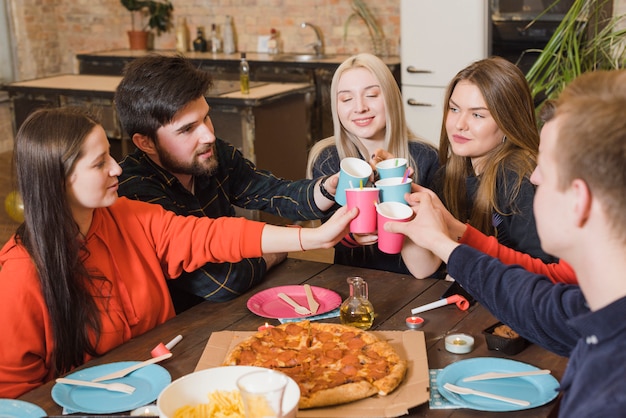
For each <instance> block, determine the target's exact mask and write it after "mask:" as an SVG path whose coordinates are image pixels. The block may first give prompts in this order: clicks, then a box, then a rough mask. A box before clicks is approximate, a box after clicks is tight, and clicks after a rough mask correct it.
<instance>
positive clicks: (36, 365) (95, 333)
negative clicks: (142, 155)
mask: <svg viewBox="0 0 626 418" xmlns="http://www.w3.org/2000/svg"><path fill="white" fill-rule="evenodd" d="M109 148H110V147H109V141H108V139H107V137H106V134H105V132H104V129H103V128H102V126H101V124H100V123H99V122H98V121H97V120H96V119H95V118H94V117H93V116H91V115H89V114H88V113H86V112H85V111H84V110H82V109H78V108H57V109H42V110H38V111H36V112H34V113H33V114H31V115H30V116H29V117H28V118H27V119H26V121H25V122H24V123H23V124H22V126H21V127H20V130H19V132H18V133H17V135H16V138H15V149H14V162H15V165H16V167H17V180H18V187H19V192H20V194H21V195H22V199H23V201H24V223H23V224H21V225H20V226H19V227H18V229H17V232H16V234H15V236H14V237H12V238H11V239H10V240H9V242H7V243H6V245H5V246H4V247H3V248H2V249H1V250H0V318H2V321H0V335H2V338H4V339H5V340H6V341H7V343H6V344H3V345H2V350H0V397H17V396H20V395H21V394H23V393H25V392H27V391H28V390H30V389H33V388H35V387H37V386H39V385H41V384H43V383H45V382H47V381H49V380H52V379H54V378H55V377H56V376H58V375H60V374H63V373H66V372H68V371H70V370H71V369H72V368H74V367H76V366H78V365H81V364H83V363H84V362H85V361H87V360H89V359H90V358H93V357H95V356H99V355H102V354H104V353H106V352H107V351H109V350H111V349H113V348H114V347H116V346H118V345H120V344H122V343H124V342H126V341H128V340H130V339H131V338H133V337H135V336H137V335H141V334H143V333H145V332H146V331H148V330H150V329H152V328H154V327H155V326H157V325H159V324H161V323H163V322H165V321H166V320H168V319H170V318H172V317H173V316H174V307H173V304H172V300H171V298H170V294H169V291H168V288H167V284H166V279H174V278H176V277H178V276H180V274H181V273H182V272H183V270H185V271H189V270H193V269H196V268H198V267H199V266H201V265H203V264H205V263H207V262H224V261H229V262H233V261H239V260H241V259H242V258H246V257H260V256H261V255H262V254H263V253H264V252H267V253H276V252H287V251H299V250H304V249H313V248H330V247H332V246H333V245H334V244H336V243H337V242H338V241H339V239H341V237H342V236H344V235H345V233H346V232H347V231H348V223H349V222H350V220H351V219H352V218H353V217H354V216H355V215H356V211H351V212H347V211H345V210H341V213H336V215H335V216H333V218H331V219H330V220H329V221H328V222H326V223H325V224H324V225H322V226H321V227H319V228H302V229H296V228H286V227H278V226H272V225H266V224H263V223H260V222H253V221H249V220H246V219H244V218H231V217H222V218H216V219H211V218H208V217H201V218H198V217H194V216H189V217H185V216H177V215H175V214H174V213H173V212H170V211H166V210H165V209H163V208H162V207H161V206H159V205H156V204H150V203H145V202H139V201H133V200H129V199H127V198H118V195H117V189H118V186H119V184H118V176H119V175H120V173H121V171H122V170H121V168H120V166H119V165H118V164H117V162H116V161H115V160H114V159H113V157H111V155H110V154H109Z"/></svg>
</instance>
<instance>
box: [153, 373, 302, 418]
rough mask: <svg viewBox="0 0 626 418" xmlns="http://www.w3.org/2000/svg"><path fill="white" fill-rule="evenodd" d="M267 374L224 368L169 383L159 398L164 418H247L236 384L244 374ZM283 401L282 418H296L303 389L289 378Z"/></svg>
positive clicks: (158, 405) (158, 402)
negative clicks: (217, 417)
mask: <svg viewBox="0 0 626 418" xmlns="http://www.w3.org/2000/svg"><path fill="white" fill-rule="evenodd" d="M257 370H266V369H263V368H262V367H254V366H224V367H214V368H211V369H205V370H200V371H197V372H194V373H191V374H188V375H186V376H183V377H181V378H179V379H177V380H175V381H173V382H172V383H170V384H169V385H168V386H167V387H166V388H165V389H163V391H162V392H161V394H160V395H159V397H158V399H157V407H158V408H159V411H160V416H161V418H191V417H194V416H204V417H214V416H220V417H221V416H223V417H232V418H238V417H241V418H244V413H243V403H242V401H241V394H240V393H239V389H237V380H238V379H239V378H240V377H241V376H243V375H244V374H247V373H250V372H253V371H257ZM288 379H289V381H288V383H287V388H286V389H285V395H284V397H283V416H284V417H286V418H295V417H296V414H297V412H298V402H299V401H300V388H299V387H298V384H297V383H296V382H295V381H294V380H293V379H291V378H288Z"/></svg>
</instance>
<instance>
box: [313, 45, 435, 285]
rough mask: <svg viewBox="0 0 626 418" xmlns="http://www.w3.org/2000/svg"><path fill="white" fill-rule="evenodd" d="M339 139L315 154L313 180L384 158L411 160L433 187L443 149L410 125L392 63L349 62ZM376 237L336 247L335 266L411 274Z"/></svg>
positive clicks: (341, 89) (336, 111) (334, 95)
mask: <svg viewBox="0 0 626 418" xmlns="http://www.w3.org/2000/svg"><path fill="white" fill-rule="evenodd" d="M330 92H331V109H332V116H333V123H334V131H335V132H334V133H335V134H334V136H332V137H330V138H326V139H323V140H322V141H320V142H318V143H317V144H315V146H314V147H313V148H312V149H311V152H310V153H309V159H308V164H307V177H308V178H318V177H320V176H330V175H332V174H335V173H337V172H338V171H339V164H340V161H341V160H342V159H343V158H346V157H356V158H360V159H362V160H365V161H368V162H370V163H371V164H374V163H375V162H376V161H378V160H379V157H378V156H379V155H385V156H389V155H392V156H394V157H401V158H406V159H407V160H408V161H409V166H410V167H411V168H412V169H413V174H412V179H413V182H414V183H415V184H420V185H424V186H430V184H431V181H432V179H433V177H434V175H435V173H436V171H437V169H438V167H439V164H438V161H437V158H438V157H437V151H436V149H435V148H434V147H432V146H430V145H428V144H426V143H425V142H423V141H421V140H420V139H419V138H418V137H417V136H416V135H415V134H413V133H412V132H411V131H410V130H409V128H408V127H407V124H406V119H405V116H404V111H403V108H402V96H401V93H400V89H399V88H398V84H397V82H396V80H395V79H394V77H393V74H392V73H391V71H390V70H389V68H388V67H387V65H386V64H385V63H384V62H383V61H382V60H380V59H379V58H378V57H376V56H374V55H371V54H358V55H354V56H352V57H350V58H348V59H347V60H345V61H344V62H343V63H342V64H341V65H340V66H339V67H338V68H337V71H336V72H335V74H334V76H333V80H332V84H331V87H330ZM376 238H377V236H376V235H365V236H357V235H355V234H351V235H349V236H347V237H346V238H345V239H344V240H343V241H342V242H341V243H339V244H338V245H337V246H335V263H338V264H346V265H353V266H360V267H368V268H375V269H381V270H388V271H395V272H401V273H408V270H407V269H406V266H405V265H404V263H403V261H402V258H401V257H400V256H399V255H389V254H385V253H383V252H381V251H379V250H378V247H377V246H376V245H373V244H375V243H376Z"/></svg>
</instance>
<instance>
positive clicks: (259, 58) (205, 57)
mask: <svg viewBox="0 0 626 418" xmlns="http://www.w3.org/2000/svg"><path fill="white" fill-rule="evenodd" d="M244 52H245V51H244ZM149 53H158V54H161V55H177V54H179V52H178V51H175V50H155V51H133V50H130V49H115V50H110V51H98V52H87V53H81V54H77V55H76V57H77V58H78V60H80V61H83V60H85V59H90V60H102V61H108V60H110V59H111V58H120V59H126V60H132V59H135V58H138V57H143V56H145V55H146V54H149ZM183 55H184V56H185V57H187V58H190V59H192V60H201V61H212V62H237V63H239V61H240V59H241V52H235V53H233V54H224V53H217V54H214V53H212V52H193V51H190V52H185V53H184V54H183ZM309 55H310V56H311V59H308V58H306V59H305V60H302V59H300V58H298V57H302V56H307V57H308V56H309ZM350 56H351V55H350V54H325V55H323V56H322V57H321V58H317V57H315V56H314V55H313V54H310V53H308V52H282V53H280V54H276V55H271V54H266V53H258V52H246V59H247V60H248V62H262V63H286V64H293V63H298V64H299V65H302V66H304V67H306V66H309V67H310V66H313V67H318V66H320V65H322V66H323V65H330V66H337V65H339V64H341V63H342V62H343V61H344V60H345V59H347V58H349V57H350ZM382 60H383V61H384V62H385V64H387V65H390V66H395V65H399V64H400V57H399V56H389V57H384V58H382Z"/></svg>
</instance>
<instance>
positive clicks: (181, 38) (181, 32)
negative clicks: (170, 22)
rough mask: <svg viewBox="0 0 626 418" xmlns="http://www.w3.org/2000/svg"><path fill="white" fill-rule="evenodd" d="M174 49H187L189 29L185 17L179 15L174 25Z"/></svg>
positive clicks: (180, 50)
mask: <svg viewBox="0 0 626 418" xmlns="http://www.w3.org/2000/svg"><path fill="white" fill-rule="evenodd" d="M176 50H177V51H178V52H187V51H189V29H188V28H187V19H185V18H184V17H179V18H178V23H177V25H176Z"/></svg>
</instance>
